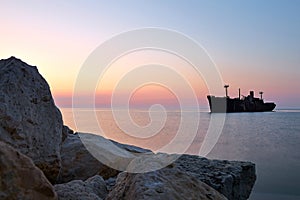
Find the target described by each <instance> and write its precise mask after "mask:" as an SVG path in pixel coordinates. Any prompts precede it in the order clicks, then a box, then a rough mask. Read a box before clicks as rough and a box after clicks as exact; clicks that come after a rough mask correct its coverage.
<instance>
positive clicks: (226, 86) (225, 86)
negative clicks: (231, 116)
mask: <svg viewBox="0 0 300 200" xmlns="http://www.w3.org/2000/svg"><path fill="white" fill-rule="evenodd" d="M228 87H229V85H224V88H225V93H226V97H228V91H227V88H228Z"/></svg>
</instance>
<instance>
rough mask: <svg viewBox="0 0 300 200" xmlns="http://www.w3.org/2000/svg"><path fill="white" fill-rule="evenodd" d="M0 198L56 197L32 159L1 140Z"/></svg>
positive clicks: (8, 199) (26, 199)
mask: <svg viewBox="0 0 300 200" xmlns="http://www.w3.org/2000/svg"><path fill="white" fill-rule="evenodd" d="M0 199H3V200H4V199H7V200H10V199H12V200H13V199H24V200H31V199H45V200H47V199H49V200H50V199H53V200H54V199H57V195H56V193H55V191H54V188H53V186H52V185H51V184H50V183H49V181H48V180H47V178H46V177H45V175H44V174H43V172H42V171H41V170H40V169H39V168H37V167H36V166H35V165H34V163H33V162H32V160H31V159H30V158H28V157H27V156H25V155H23V154H22V153H20V152H19V151H17V150H15V149H14V148H12V147H11V146H10V145H8V144H5V143H3V142H1V141H0Z"/></svg>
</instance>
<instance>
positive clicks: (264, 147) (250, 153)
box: [61, 109, 300, 200]
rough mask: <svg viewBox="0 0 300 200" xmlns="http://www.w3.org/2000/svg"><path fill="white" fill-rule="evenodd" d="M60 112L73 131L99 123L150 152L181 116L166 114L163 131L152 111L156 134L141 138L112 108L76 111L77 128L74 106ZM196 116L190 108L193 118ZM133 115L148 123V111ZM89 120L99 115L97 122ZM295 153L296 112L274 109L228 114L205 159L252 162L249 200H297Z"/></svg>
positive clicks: (299, 121)
mask: <svg viewBox="0 0 300 200" xmlns="http://www.w3.org/2000/svg"><path fill="white" fill-rule="evenodd" d="M61 111H62V114H63V118H64V122H65V124H66V125H68V126H70V127H71V128H72V129H74V130H77V131H82V132H92V133H99V132H100V129H99V125H100V126H101V128H102V131H103V132H105V135H106V137H109V138H112V139H114V140H118V141H120V142H123V143H129V144H135V145H138V146H142V147H145V148H149V149H152V150H158V149H160V148H161V147H163V146H164V145H165V144H167V143H168V142H169V141H171V139H172V138H174V136H175V135H176V133H177V130H178V127H179V122H180V116H181V114H180V112H167V115H166V117H167V118H166V119H167V120H166V122H165V123H164V126H163V127H162V129H159V127H160V125H161V124H160V123H161V122H162V120H161V119H159V117H160V116H161V113H159V112H157V113H154V115H153V119H152V123H153V124H152V125H153V126H152V129H150V131H158V133H157V134H156V135H154V136H152V137H150V138H144V139H142V138H135V137H131V136H128V135H126V134H125V133H124V132H123V131H122V130H123V129H120V128H119V127H118V125H117V124H116V123H115V120H114V118H113V116H112V113H111V111H110V110H97V111H96V112H95V113H96V114H95V113H94V112H93V111H92V110H83V109H76V113H77V114H76V116H78V117H76V124H77V128H76V126H75V124H74V119H73V112H72V109H61ZM196 114H197V113H193V112H188V117H190V119H191V121H193V119H194V117H195V115H196ZM198 114H199V113H198ZM94 116H96V117H94ZM211 116H212V114H210V113H208V112H201V113H200V123H199V129H198V133H197V135H196V137H195V139H194V142H193V143H192V144H191V145H190V148H189V149H188V151H187V153H190V154H198V152H199V148H200V147H201V144H202V141H203V138H204V136H205V134H206V132H207V129H208V125H209V122H210V119H211ZM131 117H132V120H133V121H134V122H135V123H136V124H137V125H140V126H144V127H145V126H147V125H148V124H149V123H150V122H151V120H150V117H149V113H148V112H144V111H132V112H131ZM93 119H97V120H98V123H99V125H98V124H97V123H95V121H93ZM156 119H157V120H156ZM118 122H119V124H120V125H124V124H126V123H128V118H127V117H125V116H124V117H122V116H121V117H120V119H119V121H118ZM148 128H149V127H148ZM185 128H186V127H185ZM145 130H146V129H145ZM185 130H186V129H185ZM148 131H149V129H148ZM186 134H187V137H188V136H189V134H190V133H188V131H187V133H186ZM102 135H103V134H102ZM299 152H300V110H278V111H276V112H268V113H231V114H226V118H225V124H224V127H223V130H222V133H221V135H220V138H219V140H218V142H217V144H216V145H215V146H214V148H213V149H212V151H211V152H210V153H209V154H208V155H207V157H209V158H216V159H228V160H245V161H252V162H254V163H255V164H256V169H257V181H256V184H255V187H254V190H253V192H252V194H251V197H250V199H255V200H260V199H261V200H268V199H272V200H273V199H274V200H276V199H287V200H289V199H300V153H299Z"/></svg>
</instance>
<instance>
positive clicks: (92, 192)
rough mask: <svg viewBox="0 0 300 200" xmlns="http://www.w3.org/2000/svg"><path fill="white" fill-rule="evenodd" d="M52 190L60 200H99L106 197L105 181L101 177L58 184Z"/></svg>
mask: <svg viewBox="0 0 300 200" xmlns="http://www.w3.org/2000/svg"><path fill="white" fill-rule="evenodd" d="M54 188H55V191H56V192H57V195H58V198H59V199H60V200H71V199H72V200H77V199H78V200H101V199H105V197H106V196H107V189H106V185H105V181H104V180H103V178H102V177H101V176H93V177H91V178H89V179H87V180H86V181H82V180H74V181H71V182H68V183H64V184H58V185H55V186H54Z"/></svg>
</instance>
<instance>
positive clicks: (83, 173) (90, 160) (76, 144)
mask: <svg viewBox="0 0 300 200" xmlns="http://www.w3.org/2000/svg"><path fill="white" fill-rule="evenodd" d="M82 137H84V138H85V139H84V140H85V141H88V140H90V141H91V143H90V144H92V145H95V151H97V153H99V154H101V155H100V156H102V159H107V160H109V161H107V163H110V164H111V165H110V166H116V164H120V165H126V164H128V162H130V161H131V160H132V159H134V158H135V157H136V156H135V154H136V153H144V152H151V151H150V150H146V149H142V148H139V147H135V146H131V145H126V144H120V143H118V142H114V141H110V140H108V139H105V138H103V137H101V136H99V135H94V134H88V133H76V134H68V136H67V137H66V139H65V140H64V142H63V144H62V148H61V158H62V170H61V173H60V182H61V183H64V182H68V181H70V180H74V179H80V180H85V179H87V178H89V177H91V176H94V175H96V174H99V175H101V176H102V177H103V178H104V179H108V178H110V177H115V176H117V174H118V173H119V170H118V169H115V168H111V167H109V166H107V165H105V164H103V163H101V162H100V161H99V160H97V159H96V158H95V157H94V156H93V155H92V154H91V153H90V152H89V151H88V150H87V148H86V146H85V145H84V144H83V142H82V140H81V138H82ZM107 156H108V157H107Z"/></svg>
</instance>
